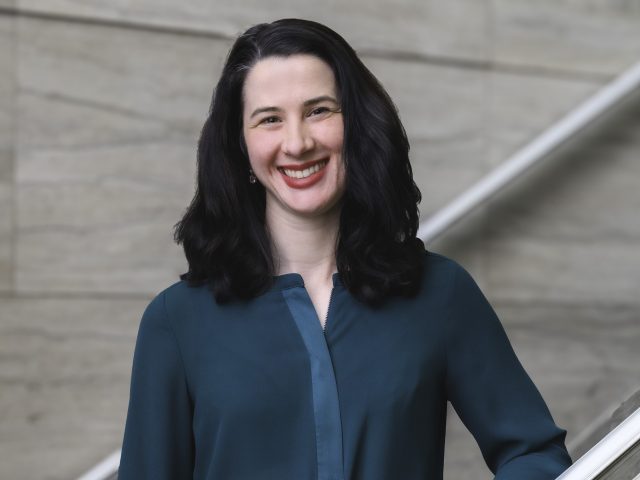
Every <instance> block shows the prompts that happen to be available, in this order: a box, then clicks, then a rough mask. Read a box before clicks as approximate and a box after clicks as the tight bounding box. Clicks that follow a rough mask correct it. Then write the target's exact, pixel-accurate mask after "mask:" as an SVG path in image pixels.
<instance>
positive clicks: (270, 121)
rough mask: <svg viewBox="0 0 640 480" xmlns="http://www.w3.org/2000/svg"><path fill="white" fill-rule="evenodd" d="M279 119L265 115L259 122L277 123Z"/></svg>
mask: <svg viewBox="0 0 640 480" xmlns="http://www.w3.org/2000/svg"><path fill="white" fill-rule="evenodd" d="M279 121H280V119H279V118H278V117H265V118H263V119H262V120H260V122H259V123H261V124H262V123H266V124H270V123H278V122H279Z"/></svg>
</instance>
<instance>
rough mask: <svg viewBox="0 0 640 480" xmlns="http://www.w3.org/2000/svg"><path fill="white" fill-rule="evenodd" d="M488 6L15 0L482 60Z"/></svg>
mask: <svg viewBox="0 0 640 480" xmlns="http://www.w3.org/2000/svg"><path fill="white" fill-rule="evenodd" d="M487 4H488V2H487V1H486V0H483V1H480V2H478V1H473V0H457V1H455V2H438V1H436V0H423V1H420V0H400V1H398V0H393V1H392V0H374V1H369V0H351V1H349V2H341V1H338V0H331V1H329V2H325V3H323V4H322V5H319V4H317V3H316V2H313V1H311V0H305V1H302V2H293V1H282V0H279V1H273V2H264V1H259V0H249V1H245V2H233V1H215V2H211V1H205V0H189V1H186V2H174V1H171V0H160V1H158V0H153V1H152V0H138V1H136V2H123V1H121V0H110V1H107V2H105V1H101V0H89V1H84V2H80V3H78V2H76V1H73V0H20V1H19V6H20V9H21V10H22V11H25V12H40V13H47V14H57V15H70V16H73V17H80V18H87V19H104V20H110V21H116V22H125V23H132V22H133V23H139V24H143V25H150V26H159V27H170V28H179V29H186V30H195V31H200V32H207V33H210V34H216V35H221V36H224V37H226V38H235V37H236V36H237V35H238V34H239V33H241V32H242V31H243V30H245V29H246V28H247V27H249V26H251V25H253V24H256V23H260V22H268V21H272V20H276V19H278V18H286V17H298V18H308V19H311V20H315V21H319V22H321V23H325V24H327V25H328V26H330V27H331V28H333V29H335V30H336V31H338V32H339V33H341V34H342V35H343V36H344V37H345V38H346V39H347V40H348V41H349V42H350V43H352V44H353V46H354V47H355V48H356V49H357V50H376V51H382V52H388V53H391V52H408V53H413V54H421V55H430V56H435V57H450V56H451V57H455V58H461V59H471V60H474V61H485V60H486V59H487V57H488V52H489V48H488V38H487V37H488V35H487V31H488V27H489V25H488V23H489V11H488V8H487Z"/></svg>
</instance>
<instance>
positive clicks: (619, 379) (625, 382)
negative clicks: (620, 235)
mask: <svg viewBox="0 0 640 480" xmlns="http://www.w3.org/2000/svg"><path fill="white" fill-rule="evenodd" d="M636 291H637V290H636ZM496 311H497V312H498V315H499V316H500V318H501V319H502V322H503V324H504V325H505V328H506V330H507V333H508V335H509V337H510V339H511V342H512V344H513V346H514V349H515V350H516V353H517V354H518V357H519V358H520V361H521V362H522V364H523V366H524V367H525V369H526V370H527V372H528V373H529V375H530V376H531V378H532V379H533V381H534V383H535V384H536V385H537V386H538V389H539V390H540V392H541V393H542V396H543V398H544V399H545V400H546V402H547V404H548V406H549V409H550V410H551V413H552V415H553V416H554V419H555V420H556V422H557V423H558V424H559V425H560V426H561V427H563V428H565V429H566V430H567V431H568V434H567V443H568V444H572V442H573V441H574V439H575V438H576V437H577V436H578V435H580V434H581V432H583V431H584V430H585V429H587V428H588V427H590V425H591V424H592V422H594V421H596V420H597V418H598V417H599V416H600V415H601V414H602V413H603V412H605V411H606V410H608V409H609V408H610V407H612V406H617V405H619V404H620V403H621V402H622V401H624V400H626V399H627V397H628V395H629V393H630V392H631V391H633V390H634V389H637V387H638V378H640V351H639V350H638V348H637V346H638V342H640V329H639V328H638V315H639V314H640V307H638V306H637V305H636V306H624V305H615V304H614V305H611V306H605V305H598V304H596V303H595V302H593V303H590V302H584V303H582V304H580V305H551V304H544V303H542V302H540V301H536V302H533V303H509V304H507V303H499V304H496Z"/></svg>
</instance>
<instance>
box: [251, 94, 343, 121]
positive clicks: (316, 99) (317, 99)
mask: <svg viewBox="0 0 640 480" xmlns="http://www.w3.org/2000/svg"><path fill="white" fill-rule="evenodd" d="M326 101H329V102H333V103H335V104H336V105H337V104H338V101H337V100H336V99H335V98H333V97H330V96H329V95H321V96H319V97H314V98H310V99H309V100H305V102H304V103H303V104H302V105H303V106H305V107H308V106H310V105H315V104H317V103H320V102H326ZM281 110H282V109H281V108H279V107H260V108H256V109H255V110H254V111H253V113H251V116H250V117H249V118H253V117H255V116H256V115H258V114H260V113H264V112H280V111H281Z"/></svg>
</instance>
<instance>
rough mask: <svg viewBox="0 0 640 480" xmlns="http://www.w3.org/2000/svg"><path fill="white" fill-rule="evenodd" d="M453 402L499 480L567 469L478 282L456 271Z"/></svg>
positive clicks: (557, 437) (450, 350)
mask: <svg viewBox="0 0 640 480" xmlns="http://www.w3.org/2000/svg"><path fill="white" fill-rule="evenodd" d="M454 276H455V279H454V281H453V286H452V292H451V298H450V307H449V317H448V322H447V329H448V330H447V394H448V398H449V400H450V401H451V403H452V405H453V407H454V408H455V409H456V411H457V412H458V415H459V416H460V418H461V420H462V421H463V423H464V424H465V425H466V426H467V428H468V429H469V431H470V432H471V433H472V434H473V436H474V437H475V439H476V441H477V442H478V445H479V446H480V449H481V450H482V455H483V456H484V459H485V461H486V462H487V465H488V466H489V468H490V469H491V471H492V472H493V473H494V474H495V475H496V479H499V480H545V479H555V478H556V477H557V476H558V475H559V474H560V473H562V472H563V471H564V470H565V469H566V468H567V467H568V466H569V465H571V458H570V457H569V455H568V453H567V450H566V448H565V445H564V438H565V435H566V432H565V431H564V430H562V429H560V428H558V427H557V426H556V425H555V423H554V421H553V419H552V418H551V414H550V413H549V410H548V408H547V406H546V404H545V403H544V400H543V399H542V397H541V395H540V393H539V392H538V390H537V389H536V387H535V385H534V384H533V382H532V381H531V379H530V378H529V376H528V375H527V373H526V372H525V371H524V369H523V368H522V365H521V364H520V362H519V361H518V359H517V357H516V355H515V353H514V351H513V349H512V348H511V344H510V343H509V340H508V338H507V335H506V333H505V331H504V329H503V328H502V325H501V324H500V321H499V320H498V318H497V316H496V314H495V312H494V311H493V309H492V308H491V306H490V305H489V302H488V301H487V299H486V298H485V297H484V295H483V294H482V292H481V291H480V289H479V288H478V286H477V285H476V283H475V281H474V280H473V279H472V278H471V276H470V275H469V274H468V273H467V272H466V271H465V270H464V269H463V268H462V267H460V266H458V265H456V267H455V274H454Z"/></svg>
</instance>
